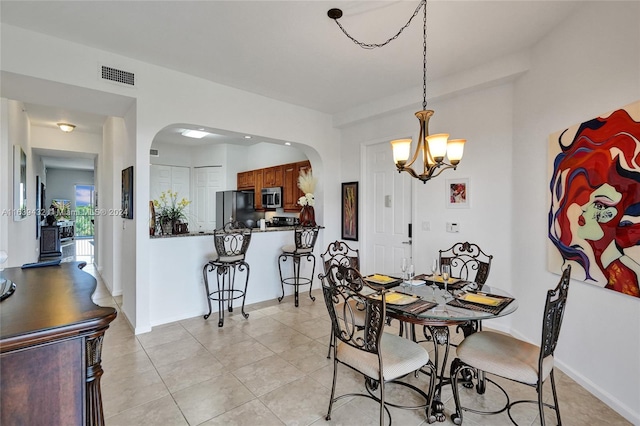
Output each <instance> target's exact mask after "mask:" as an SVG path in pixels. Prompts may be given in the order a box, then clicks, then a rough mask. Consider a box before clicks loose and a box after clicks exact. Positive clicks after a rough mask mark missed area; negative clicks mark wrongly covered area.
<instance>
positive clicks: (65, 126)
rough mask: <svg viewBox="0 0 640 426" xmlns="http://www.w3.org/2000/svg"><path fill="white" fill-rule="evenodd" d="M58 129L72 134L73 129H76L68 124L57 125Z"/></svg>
mask: <svg viewBox="0 0 640 426" xmlns="http://www.w3.org/2000/svg"><path fill="white" fill-rule="evenodd" d="M58 127H59V128H60V130H62V131H63V132H65V133H71V132H73V129H75V128H76V126H74V125H73V124H69V123H58Z"/></svg>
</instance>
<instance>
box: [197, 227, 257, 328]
mask: <svg viewBox="0 0 640 426" xmlns="http://www.w3.org/2000/svg"><path fill="white" fill-rule="evenodd" d="M213 242H214V246H215V249H216V255H215V258H214V259H212V260H210V261H209V262H207V263H206V264H205V265H204V268H203V269H202V275H203V276H204V285H205V289H206V292H207V303H208V305H209V313H207V314H206V315H205V316H204V319H207V318H209V316H210V315H211V311H212V308H211V301H217V302H218V327H222V326H223V325H224V304H225V302H226V303H227V309H228V310H229V312H233V301H234V300H235V299H239V298H242V315H243V316H244V317H245V318H249V314H247V313H245V311H244V301H245V297H246V294H247V284H248V283H249V264H248V263H247V262H246V261H245V256H246V253H247V249H248V248H249V243H250V242H251V228H247V227H246V226H245V225H244V224H243V223H242V222H228V223H226V224H225V225H224V226H223V227H222V228H219V229H216V230H215V231H214V234H213ZM214 270H215V272H216V278H217V283H218V289H217V290H214V291H211V290H210V289H209V272H213V271H214ZM236 272H246V273H245V282H244V290H240V289H236V288H235V278H236Z"/></svg>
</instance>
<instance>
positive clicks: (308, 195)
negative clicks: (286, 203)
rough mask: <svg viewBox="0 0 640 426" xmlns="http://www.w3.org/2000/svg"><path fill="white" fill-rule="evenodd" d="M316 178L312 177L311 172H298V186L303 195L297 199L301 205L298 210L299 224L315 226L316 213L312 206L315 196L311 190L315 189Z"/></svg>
mask: <svg viewBox="0 0 640 426" xmlns="http://www.w3.org/2000/svg"><path fill="white" fill-rule="evenodd" d="M317 181H318V179H317V178H315V177H313V172H311V171H309V172H305V171H304V170H303V171H302V172H300V175H299V176H298V188H300V190H301V191H302V192H304V195H303V196H302V197H300V198H299V199H298V204H300V205H301V206H302V210H301V211H300V225H302V226H316V213H315V210H314V208H313V206H314V205H315V197H314V195H313V192H314V191H315V189H316V183H317Z"/></svg>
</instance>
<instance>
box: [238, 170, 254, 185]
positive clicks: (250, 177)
mask: <svg viewBox="0 0 640 426" xmlns="http://www.w3.org/2000/svg"><path fill="white" fill-rule="evenodd" d="M254 186H255V170H249V171H247V172H240V173H238V190H242V189H253V188H254Z"/></svg>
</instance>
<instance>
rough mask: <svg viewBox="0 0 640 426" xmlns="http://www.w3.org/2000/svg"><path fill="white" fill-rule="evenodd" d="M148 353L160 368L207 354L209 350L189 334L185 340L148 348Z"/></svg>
mask: <svg viewBox="0 0 640 426" xmlns="http://www.w3.org/2000/svg"><path fill="white" fill-rule="evenodd" d="M146 352H147V354H148V355H149V358H151V361H152V362H153V364H154V365H155V366H156V367H159V366H162V365H168V364H172V363H174V362H178V361H181V360H185V359H188V358H191V357H194V356H198V355H202V354H205V353H207V350H206V349H205V348H204V347H203V346H202V345H201V344H200V342H198V341H197V340H196V339H194V338H193V336H191V335H190V334H189V335H188V337H186V338H185V339H182V340H176V341H175V342H171V343H165V344H163V345H158V346H153V347H151V348H147V349H146Z"/></svg>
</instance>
